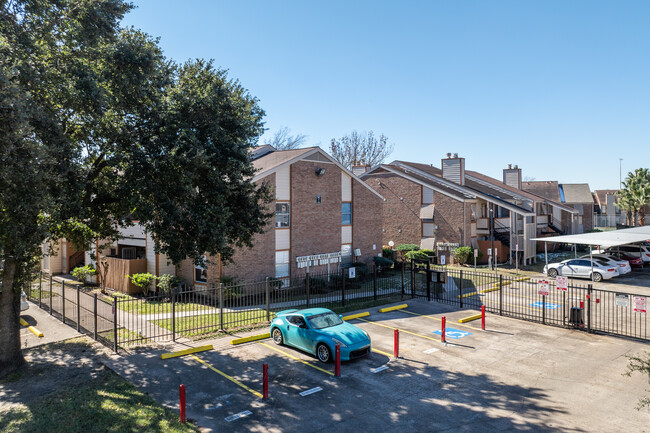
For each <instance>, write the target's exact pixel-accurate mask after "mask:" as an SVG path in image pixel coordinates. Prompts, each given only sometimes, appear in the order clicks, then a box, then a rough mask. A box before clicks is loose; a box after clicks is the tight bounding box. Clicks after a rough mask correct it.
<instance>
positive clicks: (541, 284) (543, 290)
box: [537, 280, 549, 296]
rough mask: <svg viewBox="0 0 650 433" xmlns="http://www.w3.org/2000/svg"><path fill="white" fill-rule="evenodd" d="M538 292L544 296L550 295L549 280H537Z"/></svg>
mask: <svg viewBox="0 0 650 433" xmlns="http://www.w3.org/2000/svg"><path fill="white" fill-rule="evenodd" d="M537 293H539V294H540V295H542V296H548V295H549V290H548V281H547V280H538V281H537Z"/></svg>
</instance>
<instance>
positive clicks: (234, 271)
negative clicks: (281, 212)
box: [208, 174, 275, 283]
mask: <svg viewBox="0 0 650 433" xmlns="http://www.w3.org/2000/svg"><path fill="white" fill-rule="evenodd" d="M260 182H267V183H268V184H269V185H270V186H271V187H275V174H270V175H269V176H267V177H265V178H264V179H263V180H261V181H260ZM269 209H270V210H271V211H272V212H273V213H275V201H273V202H271V203H270V204H269ZM213 268H216V270H218V266H214V265H213V266H208V283H214V282H215V281H216V280H217V279H218V278H219V275H218V273H217V272H215V269H213ZM222 274H223V276H224V277H233V278H236V279H237V280H240V281H257V280H260V279H263V278H266V277H272V276H274V275H275V216H272V217H271V218H270V219H269V221H268V225H267V229H266V231H265V232H264V233H262V234H256V235H255V236H254V237H253V247H252V248H239V249H237V250H235V254H234V255H233V258H232V262H223V263H222Z"/></svg>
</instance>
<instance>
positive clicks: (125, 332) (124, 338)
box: [98, 328, 153, 346]
mask: <svg viewBox="0 0 650 433" xmlns="http://www.w3.org/2000/svg"><path fill="white" fill-rule="evenodd" d="M98 336H100V337H103V338H104V339H106V340H108V341H109V342H111V343H112V342H113V341H114V340H113V330H109V331H104V332H100V333H98ZM117 341H118V342H119V344H120V346H134V345H137V344H145V343H151V342H153V340H152V339H150V338H146V337H143V336H142V335H140V334H138V333H137V332H133V331H131V330H129V329H126V328H118V329H117Z"/></svg>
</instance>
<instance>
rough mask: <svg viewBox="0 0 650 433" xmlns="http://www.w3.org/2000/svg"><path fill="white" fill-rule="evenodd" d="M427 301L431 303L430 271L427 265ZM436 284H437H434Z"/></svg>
mask: <svg viewBox="0 0 650 433" xmlns="http://www.w3.org/2000/svg"><path fill="white" fill-rule="evenodd" d="M426 275H427V301H429V302H431V271H430V270H429V266H428V265H427V273H426ZM436 284H438V283H436Z"/></svg>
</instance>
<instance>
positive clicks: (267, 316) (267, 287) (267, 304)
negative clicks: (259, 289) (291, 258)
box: [264, 274, 309, 322]
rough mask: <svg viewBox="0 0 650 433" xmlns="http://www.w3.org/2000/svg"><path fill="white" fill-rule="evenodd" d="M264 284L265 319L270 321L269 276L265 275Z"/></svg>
mask: <svg viewBox="0 0 650 433" xmlns="http://www.w3.org/2000/svg"><path fill="white" fill-rule="evenodd" d="M308 275H309V274H308ZM264 286H265V287H264V289H265V291H266V321H267V322H270V321H271V289H270V287H269V277H266V281H265V282H264ZM307 305H309V304H307Z"/></svg>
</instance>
